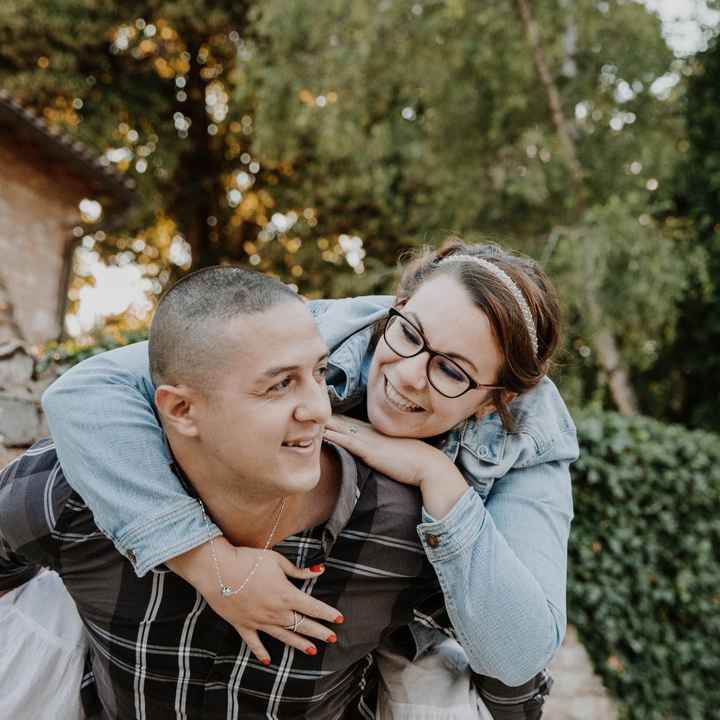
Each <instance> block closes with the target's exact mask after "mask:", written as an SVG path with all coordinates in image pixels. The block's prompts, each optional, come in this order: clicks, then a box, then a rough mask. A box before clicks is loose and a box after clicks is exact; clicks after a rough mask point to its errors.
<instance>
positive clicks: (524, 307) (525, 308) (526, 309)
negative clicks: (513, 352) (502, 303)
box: [439, 254, 538, 357]
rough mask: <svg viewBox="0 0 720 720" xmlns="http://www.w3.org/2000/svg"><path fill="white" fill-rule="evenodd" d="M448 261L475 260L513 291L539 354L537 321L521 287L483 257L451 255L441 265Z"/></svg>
mask: <svg viewBox="0 0 720 720" xmlns="http://www.w3.org/2000/svg"><path fill="white" fill-rule="evenodd" d="M448 262H473V263H476V264H477V265H480V267H482V268H483V269H485V270H487V271H488V272H489V273H491V274H492V275H494V276H495V277H496V278H497V279H498V280H499V281H500V282H501V283H502V284H503V285H504V286H505V287H506V288H507V289H508V290H509V291H510V292H511V293H512V296H513V297H514V298H515V300H516V301H517V304H518V305H519V306H520V312H521V313H522V316H523V318H524V319H525V325H526V327H527V331H528V334H529V335H530V343H531V344H532V347H533V351H534V352H535V357H537V354H538V341H537V331H536V329H535V322H534V320H533V316H532V313H531V312H530V306H529V305H528V304H527V300H526V299H525V296H524V295H523V294H522V293H521V292H520V288H519V287H518V286H517V285H516V284H515V281H514V280H513V279H512V278H511V277H510V276H509V275H508V274H507V273H506V272H505V271H504V270H502V269H501V268H499V267H498V266H497V265H493V263H491V262H488V261H487V260H483V259H482V258H479V257H475V255H460V254H458V255H449V256H448V257H446V258H443V259H442V260H441V261H440V263H439V264H440V265H443V264H444V263H448Z"/></svg>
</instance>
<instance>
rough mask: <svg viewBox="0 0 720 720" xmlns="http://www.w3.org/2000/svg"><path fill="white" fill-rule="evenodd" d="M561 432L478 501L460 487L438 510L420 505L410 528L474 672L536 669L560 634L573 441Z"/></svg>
mask: <svg viewBox="0 0 720 720" xmlns="http://www.w3.org/2000/svg"><path fill="white" fill-rule="evenodd" d="M564 440H565V441H564V442H563V443H560V445H559V447H558V448H556V452H553V453H552V454H551V455H549V456H548V457H547V458H543V460H544V461H543V462H538V463H537V464H536V465H534V466H532V467H518V468H513V469H511V470H510V471H509V472H508V473H507V474H506V475H505V476H504V477H502V478H500V479H499V480H497V481H496V482H495V485H494V487H493V490H492V491H491V493H490V496H489V497H488V499H487V501H486V503H483V501H482V498H481V497H480V496H479V495H478V494H477V493H476V492H475V491H474V490H473V489H471V488H468V490H467V491H466V492H465V494H464V495H463V496H462V497H461V498H460V500H458V502H457V503H456V504H455V506H454V507H453V508H452V510H451V511H450V512H449V513H448V514H447V515H446V516H445V517H444V518H442V519H441V520H435V519H434V518H432V517H430V516H429V515H428V514H427V513H426V512H424V516H423V521H424V522H423V523H422V524H421V525H419V526H418V532H419V535H420V539H421V542H422V543H423V546H424V547H425V551H426V553H427V556H428V558H429V559H430V561H431V562H432V564H433V567H434V568H435V572H436V573H437V576H438V579H439V580H440V584H441V586H442V588H443V592H444V594H445V597H446V603H447V607H448V612H449V615H450V618H451V619H452V621H453V626H454V627H455V630H456V632H457V635H458V639H459V640H460V643H461V644H462V645H463V647H464V648H465V651H466V652H467V654H468V658H469V660H470V664H471V666H472V668H473V670H474V671H475V672H477V673H479V674H482V675H488V676H490V677H494V678H498V679H499V680H501V681H502V682H504V683H507V684H508V685H520V684H521V683H524V682H526V681H527V680H528V679H529V678H531V677H533V676H534V675H535V674H537V673H538V672H540V671H541V670H542V669H543V668H544V667H545V665H546V664H547V663H548V662H549V660H550V658H551V657H552V656H553V654H554V653H555V651H556V650H557V648H558V647H559V645H560V643H561V642H562V639H563V636H564V634H565V623H566V617H565V589H566V575H567V542H568V536H569V532H570V522H571V520H572V493H571V484H570V472H569V466H570V463H571V462H572V461H573V460H574V459H575V458H576V457H577V441H576V439H575V436H574V433H573V434H571V435H570V434H569V435H568V436H567V437H566V438H565V439H564Z"/></svg>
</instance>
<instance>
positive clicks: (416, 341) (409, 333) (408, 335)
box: [402, 323, 422, 345]
mask: <svg viewBox="0 0 720 720" xmlns="http://www.w3.org/2000/svg"><path fill="white" fill-rule="evenodd" d="M402 331H403V335H404V336H405V339H406V340H407V341H408V342H410V343H412V344H413V345H422V340H420V338H419V337H418V334H417V333H416V332H415V331H414V330H413V329H412V328H411V327H410V326H409V325H406V324H405V323H403V324H402Z"/></svg>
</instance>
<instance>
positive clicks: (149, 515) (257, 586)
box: [43, 343, 339, 660]
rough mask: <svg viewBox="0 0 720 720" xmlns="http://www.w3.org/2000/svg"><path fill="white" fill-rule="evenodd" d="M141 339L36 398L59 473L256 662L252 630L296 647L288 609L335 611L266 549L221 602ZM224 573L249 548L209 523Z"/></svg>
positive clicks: (133, 550)
mask: <svg viewBox="0 0 720 720" xmlns="http://www.w3.org/2000/svg"><path fill="white" fill-rule="evenodd" d="M153 395H154V387H153V385H152V381H151V380H150V372H149V367H148V355H147V343H137V344H135V345H130V346H127V347H124V348H120V349H118V350H113V351H111V352H108V353H103V354H102V355H96V356H95V357H93V358H90V359H88V360H85V361H84V362H82V363H80V364H79V365H77V366H75V367H74V368H72V369H70V370H69V371H68V372H66V373H65V374H64V375H63V376H62V377H60V378H59V379H58V380H57V381H56V382H55V383H53V385H51V386H50V388H49V389H48V390H47V391H46V392H45V394H44V396H43V409H44V410H45V413H46V415H47V418H48V423H49V426H50V431H51V433H52V436H53V439H54V441H55V444H56V447H57V454H58V457H59V459H60V463H61V465H62V467H63V471H64V473H65V477H66V478H67V480H68V482H69V483H70V484H71V485H72V487H73V489H75V490H76V491H77V492H78V493H79V494H80V495H81V496H82V497H83V499H84V500H85V502H86V503H87V504H88V506H89V507H90V509H91V510H92V512H93V515H94V517H95V521H96V524H97V525H98V527H100V528H101V529H102V530H103V532H105V534H106V535H107V536H108V537H109V538H110V539H111V540H112V541H113V543H114V544H115V546H116V548H117V549H118V550H119V551H120V552H121V553H122V554H123V555H125V556H126V557H127V558H128V559H129V560H130V561H131V562H132V564H133V566H134V567H135V572H136V573H137V574H138V575H139V576H142V575H144V574H145V573H146V572H148V571H149V570H150V569H151V568H153V567H155V566H157V565H159V564H161V563H167V565H168V566H169V567H170V568H171V569H172V570H173V571H174V572H175V573H177V574H178V575H180V576H181V577H183V578H184V579H185V580H187V581H188V582H189V583H190V584H192V585H193V586H194V587H195V588H196V589H197V590H198V591H199V592H200V593H201V594H202V595H203V596H204V597H205V598H206V599H207V601H208V603H209V604H210V606H211V607H212V608H213V609H214V610H215V612H217V613H218V614H219V615H220V616H221V617H223V618H224V619H225V620H227V621H228V622H229V623H230V624H231V625H233V626H234V627H235V628H236V629H237V631H238V633H239V634H240V636H241V637H242V638H243V640H245V642H246V643H247V644H248V646H249V647H250V648H251V649H252V650H253V652H255V654H256V655H257V656H258V657H259V658H260V659H261V660H262V659H266V658H267V653H266V652H265V650H264V648H263V646H262V643H261V642H260V640H259V637H258V635H257V630H263V631H264V632H267V633H269V634H271V635H273V636H274V637H277V638H278V639H280V640H282V641H283V642H286V643H288V644H291V645H293V646H294V647H297V648H299V649H301V650H306V649H307V648H308V641H307V639H305V638H303V637H301V636H300V635H296V634H292V633H288V632H287V631H286V630H284V629H283V627H282V626H284V625H288V624H290V622H291V621H292V617H293V615H292V611H293V610H296V611H297V612H301V613H302V614H303V615H309V616H311V617H314V618H319V619H322V620H327V621H329V622H333V621H334V620H335V618H337V617H338V615H339V613H338V611H337V610H336V609H335V608H332V607H330V606H329V605H326V604H325V603H322V602H320V601H318V600H316V599H315V598H313V597H311V596H309V595H307V594H305V593H303V592H301V591H300V590H298V589H297V588H296V587H295V586H294V585H292V584H291V583H290V582H289V581H288V580H287V578H286V577H285V576H286V575H290V576H291V577H295V578H299V579H303V580H307V579H308V578H311V577H314V576H316V575H317V571H313V570H311V569H309V568H307V569H299V568H296V567H295V566H294V565H292V563H289V562H288V561H287V560H286V559H285V558H283V557H282V556H281V555H279V554H278V553H273V552H270V553H267V554H266V556H265V558H264V560H263V562H262V563H261V564H260V566H259V567H258V570H257V573H256V575H255V576H254V577H253V581H252V582H251V583H249V584H248V586H247V588H246V590H245V591H243V592H242V593H240V594H238V595H234V596H232V597H231V598H224V597H222V595H221V594H220V592H219V588H218V587H217V583H214V581H213V578H214V573H213V560H212V553H211V548H210V547H209V544H208V526H207V525H206V524H205V520H204V518H203V515H202V512H201V510H200V507H199V504H198V503H197V501H196V500H194V499H193V498H191V497H190V496H189V495H188V494H187V493H186V492H185V490H184V489H183V486H182V484H181V483H180V481H179V479H178V478H177V476H176V475H175V473H174V472H173V471H172V470H171V469H170V462H171V458H170V453H169V451H168V449H167V445H166V443H165V437H164V434H163V431H162V427H161V426H160V422H159V420H158V418H157V416H156V415H155V411H154V406H153ZM209 532H210V535H211V536H213V537H214V538H216V539H215V540H214V543H215V550H216V553H217V555H218V560H219V562H220V563H221V566H222V568H223V575H224V577H225V579H226V581H227V582H229V583H230V584H231V585H234V586H238V585H240V584H241V583H242V582H243V580H244V579H245V578H246V577H247V576H248V574H249V573H250V571H251V569H252V567H253V566H254V564H255V558H256V554H257V552H258V551H257V550H254V549H252V548H235V547H233V546H232V545H230V544H229V543H228V542H227V541H225V540H224V539H223V538H222V537H218V536H219V535H220V530H219V529H218V528H217V527H215V526H214V525H211V526H210V531H209ZM302 632H303V633H304V634H306V635H308V636H311V637H316V638H319V639H323V640H327V639H328V638H329V637H332V632H331V631H330V630H328V629H327V628H325V627H324V626H322V625H320V624H319V623H314V622H308V623H303V629H302Z"/></svg>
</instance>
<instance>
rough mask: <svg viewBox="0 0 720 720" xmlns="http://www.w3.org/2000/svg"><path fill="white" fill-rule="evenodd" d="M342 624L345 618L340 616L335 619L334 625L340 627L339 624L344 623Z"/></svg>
mask: <svg viewBox="0 0 720 720" xmlns="http://www.w3.org/2000/svg"><path fill="white" fill-rule="evenodd" d="M344 622H345V618H344V617H343V616H342V615H338V616H337V617H336V618H335V624H336V625H340V624H342V623H344Z"/></svg>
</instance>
